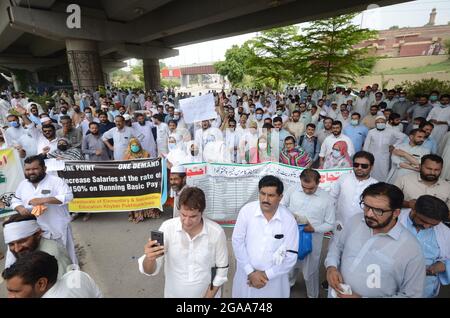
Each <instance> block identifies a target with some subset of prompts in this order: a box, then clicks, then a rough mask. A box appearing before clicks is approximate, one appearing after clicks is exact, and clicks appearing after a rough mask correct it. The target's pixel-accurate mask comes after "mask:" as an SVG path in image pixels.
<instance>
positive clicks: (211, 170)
mask: <svg viewBox="0 0 450 318" xmlns="http://www.w3.org/2000/svg"><path fill="white" fill-rule="evenodd" d="M184 166H185V168H186V175H187V181H186V183H187V184H188V185H190V186H195V187H199V188H200V189H202V190H203V191H204V192H205V196H206V209H205V215H206V216H207V217H208V218H209V219H211V220H214V221H217V222H218V223H219V224H222V225H223V226H233V225H234V223H235V222H236V219H237V215H238V213H239V210H240V209H241V208H242V207H243V206H244V205H245V204H246V203H248V202H251V201H256V200H258V182H259V180H260V179H261V178H262V177H263V176H266V175H273V176H276V177H278V178H280V179H281V181H283V184H284V187H285V189H284V193H287V191H289V190H290V189H291V188H292V187H296V188H299V187H300V174H301V172H302V171H303V170H304V168H300V167H294V166H288V165H284V164H281V163H278V162H265V163H260V164H254V165H243V164H223V163H192V164H185V165H184ZM317 171H319V173H320V176H321V179H320V185H319V187H320V188H322V189H324V190H325V191H329V190H330V188H331V185H332V183H333V182H335V181H336V180H338V179H339V177H340V176H341V175H342V174H346V173H349V172H351V171H352V168H346V169H328V170H317Z"/></svg>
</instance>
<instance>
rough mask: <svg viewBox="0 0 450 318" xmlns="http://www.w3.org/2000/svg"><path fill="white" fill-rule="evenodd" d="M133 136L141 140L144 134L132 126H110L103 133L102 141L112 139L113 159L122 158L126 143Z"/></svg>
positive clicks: (126, 147)
mask: <svg viewBox="0 0 450 318" xmlns="http://www.w3.org/2000/svg"><path fill="white" fill-rule="evenodd" d="M133 137H134V138H138V139H139V141H142V138H143V137H144V136H143V135H142V134H141V133H140V132H138V131H137V130H135V129H134V128H132V127H128V126H125V127H123V129H121V130H119V128H117V127H114V128H111V129H110V130H108V131H107V132H105V133H104V134H103V136H102V139H103V141H106V140H108V139H112V140H113V141H114V160H123V158H124V157H125V152H126V150H127V149H128V144H129V143H130V140H131V138H133Z"/></svg>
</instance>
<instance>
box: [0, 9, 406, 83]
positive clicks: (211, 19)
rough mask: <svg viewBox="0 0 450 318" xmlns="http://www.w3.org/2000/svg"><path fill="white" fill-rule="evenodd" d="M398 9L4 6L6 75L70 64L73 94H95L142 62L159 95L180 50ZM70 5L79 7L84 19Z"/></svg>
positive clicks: (0, 53)
mask: <svg viewBox="0 0 450 318" xmlns="http://www.w3.org/2000/svg"><path fill="white" fill-rule="evenodd" d="M400 2H406V1H405V0H381V1H374V0H340V1H335V0H321V1H302V0H0V69H3V70H8V71H10V72H11V73H14V72H13V70H15V69H24V70H28V71H31V72H35V73H36V72H40V71H43V70H45V71H46V70H48V69H49V68H52V67H58V66H61V65H65V64H66V65H67V64H68V67H69V69H70V80H71V82H72V84H73V87H74V88H78V89H81V88H87V89H94V88H96V87H97V86H98V85H103V84H104V81H105V74H107V73H109V72H111V71H112V70H114V69H117V68H120V67H122V66H124V64H123V62H122V61H124V60H126V59H129V58H137V59H142V60H143V64H144V78H145V88H146V89H155V88H158V87H159V85H160V77H159V63H158V60H159V59H162V58H167V57H171V56H176V55H178V51H177V50H175V49H173V48H174V47H179V46H183V45H188V44H193V43H198V42H203V41H207V40H212V39H218V38H223V37H227V36H232V35H238V34H244V33H248V32H254V31H260V30H264V29H268V28H272V27H279V26H286V25H290V24H294V23H300V22H305V21H312V20H315V19H319V18H327V17H331V16H334V15H338V14H343V13H348V12H354V11H362V10H365V9H366V8H367V6H368V5H369V4H377V5H379V6H385V5H391V4H396V3H400ZM70 4H77V5H78V6H79V8H80V10H79V13H80V16H79V19H78V18H77V17H78V16H77V13H78V11H77V8H75V9H73V8H71V7H68V6H69V5H70ZM68 21H69V24H68ZM77 22H80V25H79V26H80V28H78V25H77ZM74 26H75V28H73V27H74ZM34 77H37V75H36V76H34Z"/></svg>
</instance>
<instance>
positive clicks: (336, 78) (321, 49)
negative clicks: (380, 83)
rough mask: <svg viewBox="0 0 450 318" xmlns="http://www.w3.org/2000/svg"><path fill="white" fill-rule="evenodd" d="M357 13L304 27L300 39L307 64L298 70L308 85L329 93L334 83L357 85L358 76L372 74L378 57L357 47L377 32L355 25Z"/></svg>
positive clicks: (373, 36) (372, 37) (366, 49)
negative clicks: (354, 19) (356, 46)
mask: <svg viewBox="0 0 450 318" xmlns="http://www.w3.org/2000/svg"><path fill="white" fill-rule="evenodd" d="M355 15H356V14H346V15H341V16H336V17H332V18H330V19H325V20H317V21H314V22H313V23H311V25H310V26H309V27H307V28H305V29H303V31H304V34H303V35H300V36H299V38H300V40H299V41H300V42H301V45H302V47H301V49H302V51H303V53H302V55H303V61H304V62H305V65H306V66H304V67H302V68H300V69H297V70H296V72H297V73H301V74H302V75H303V78H304V80H305V82H306V83H307V84H308V85H310V86H313V87H320V88H322V89H324V91H325V92H327V91H328V88H329V87H330V86H331V85H332V84H339V83H353V84H354V83H355V82H356V81H355V79H357V78H358V77H359V76H363V75H367V74H369V73H370V71H371V70H372V68H373V66H374V65H375V62H376V59H377V58H376V57H371V56H368V48H355V47H354V46H355V45H357V44H359V43H361V42H363V41H365V40H370V39H374V38H375V37H376V35H377V32H376V31H370V30H368V29H360V28H359V27H358V26H356V25H354V24H352V19H353V18H354V17H355Z"/></svg>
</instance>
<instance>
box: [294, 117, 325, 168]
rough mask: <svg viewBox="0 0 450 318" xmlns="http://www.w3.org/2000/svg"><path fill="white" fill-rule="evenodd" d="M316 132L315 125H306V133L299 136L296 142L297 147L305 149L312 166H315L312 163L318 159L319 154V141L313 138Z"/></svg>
mask: <svg viewBox="0 0 450 318" xmlns="http://www.w3.org/2000/svg"><path fill="white" fill-rule="evenodd" d="M315 132H316V125H314V124H308V125H306V131H305V134H304V135H302V136H300V138H299V140H298V145H299V146H300V147H302V148H303V149H305V151H306V152H307V153H308V154H309V157H310V158H311V162H312V165H311V166H316V165H314V163H316V162H317V159H319V153H320V146H321V145H320V142H319V139H318V138H317V137H316V136H314V133H315Z"/></svg>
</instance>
